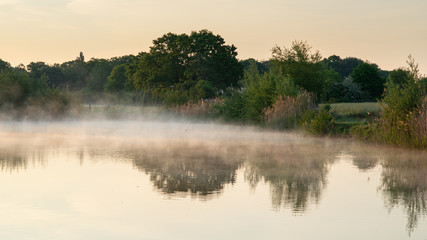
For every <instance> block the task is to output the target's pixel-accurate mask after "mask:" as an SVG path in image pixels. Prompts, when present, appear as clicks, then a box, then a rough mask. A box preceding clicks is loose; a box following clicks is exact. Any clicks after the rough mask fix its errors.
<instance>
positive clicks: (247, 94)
mask: <svg viewBox="0 0 427 240" xmlns="http://www.w3.org/2000/svg"><path fill="white" fill-rule="evenodd" d="M242 82H243V83H242V85H243V87H242V88H241V89H238V90H229V91H227V92H226V94H225V97H224V103H223V105H222V106H220V113H224V117H225V118H226V119H230V120H235V121H240V122H243V121H245V122H253V123H261V122H262V121H263V120H264V118H265V117H264V111H265V109H268V108H270V107H271V106H272V104H273V103H274V102H275V101H276V100H277V99H278V98H280V97H284V96H291V97H295V96H296V95H297V94H298V92H299V91H298V89H297V87H296V86H295V84H294V83H293V81H292V79H290V78H289V77H288V76H285V75H283V74H282V73H280V72H274V71H270V72H266V73H264V74H263V75H259V74H258V71H256V72H255V71H252V72H251V71H247V72H246V73H245V77H244V79H243V81H242Z"/></svg>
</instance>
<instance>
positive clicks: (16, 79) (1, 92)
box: [0, 71, 32, 108]
mask: <svg viewBox="0 0 427 240" xmlns="http://www.w3.org/2000/svg"><path fill="white" fill-rule="evenodd" d="M31 90H32V84H31V82H30V81H29V79H28V75H27V74H26V73H23V72H17V71H2V72H0V106H2V107H9V106H10V107H13V108H19V107H22V106H23V105H24V103H26V100H28V98H29V96H30V93H31Z"/></svg>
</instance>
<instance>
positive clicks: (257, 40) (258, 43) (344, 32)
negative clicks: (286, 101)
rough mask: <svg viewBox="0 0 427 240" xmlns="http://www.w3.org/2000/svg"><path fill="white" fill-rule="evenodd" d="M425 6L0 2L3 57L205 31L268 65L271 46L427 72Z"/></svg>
mask: <svg viewBox="0 0 427 240" xmlns="http://www.w3.org/2000/svg"><path fill="white" fill-rule="evenodd" d="M426 10H427V2H425V1H421V0H409V1H402V0H392V1H385V0H378V1H368V0H361V1H358V2H357V3H356V2H353V1H348V0H347V1H338V0H326V1H322V2H319V1H314V0H305V1H296V0H287V1H278V0H268V1H263V2H256V1H242V0H234V1H223V0H221V1H215V2H212V1H206V0H199V1H193V0H184V1H180V2H176V1H171V0H164V1H152V0H144V1H136V0H121V1H117V0H103V1H101V0H56V1H50V0H40V1H36V2H35V1H30V0H0V20H1V21H0V22H1V23H0V26H1V28H2V29H3V38H1V40H0V58H1V59H3V60H4V61H7V62H10V63H11V64H12V65H13V66H17V65H19V64H20V63H23V64H25V65H27V64H28V63H30V62H37V61H43V62H46V63H49V64H54V63H63V62H66V61H70V60H74V59H75V58H76V57H77V56H78V54H79V52H83V53H84V54H85V57H86V59H90V58H111V57H117V56H123V55H128V54H138V53H139V52H142V51H148V50H149V47H150V46H151V45H152V40H154V39H156V38H158V37H160V36H162V35H163V34H165V33H168V32H173V33H190V32H191V31H198V30H201V29H208V30H210V31H212V32H214V33H215V34H219V35H221V36H222V37H223V38H224V39H225V41H226V43H227V44H234V45H235V46H236V47H237V52H238V54H239V55H238V58H239V59H247V58H255V59H258V60H267V59H269V58H270V57H271V51H270V50H271V49H272V47H274V46H275V45H278V46H286V47H289V46H290V45H291V43H292V41H294V40H303V41H307V42H308V43H309V44H310V45H311V46H312V47H313V49H317V50H319V51H320V52H321V54H322V56H323V57H328V56H330V55H338V56H340V57H342V58H345V57H357V58H360V59H362V60H368V61H370V62H372V63H376V64H378V66H379V67H380V68H382V69H384V70H392V69H395V68H398V67H405V66H406V63H405V61H406V59H407V56H408V55H409V54H411V55H412V56H413V57H414V58H415V60H416V62H418V63H419V66H420V70H421V72H422V73H427V55H426V54H425V52H427V46H426V45H425V42H426V40H427V25H425V24H424V23H425V22H427V14H425V12H427V11H426Z"/></svg>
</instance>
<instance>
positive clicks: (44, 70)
mask: <svg viewBox="0 0 427 240" xmlns="http://www.w3.org/2000/svg"><path fill="white" fill-rule="evenodd" d="M27 70H28V72H29V77H30V78H31V79H40V78H41V77H42V76H45V77H47V79H46V81H47V83H48V84H49V85H50V86H53V87H61V86H63V85H64V83H65V81H66V80H65V76H64V74H63V72H62V70H61V68H60V66H59V65H58V64H55V65H53V66H49V65H47V64H46V63H44V62H31V63H30V64H28V65H27Z"/></svg>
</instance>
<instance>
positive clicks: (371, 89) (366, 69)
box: [350, 63, 385, 100]
mask: <svg viewBox="0 0 427 240" xmlns="http://www.w3.org/2000/svg"><path fill="white" fill-rule="evenodd" d="M379 71H380V70H379V68H378V66H377V65H376V64H371V63H361V64H359V66H357V67H356V68H355V69H354V70H353V72H352V73H351V75H350V76H351V77H352V78H353V80H354V82H355V83H358V84H359V85H360V86H361V88H362V91H364V92H365V93H366V94H367V95H368V97H369V98H370V100H376V99H378V98H380V97H381V95H382V94H383V92H384V83H385V79H384V78H382V77H381V76H380V75H379Z"/></svg>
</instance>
